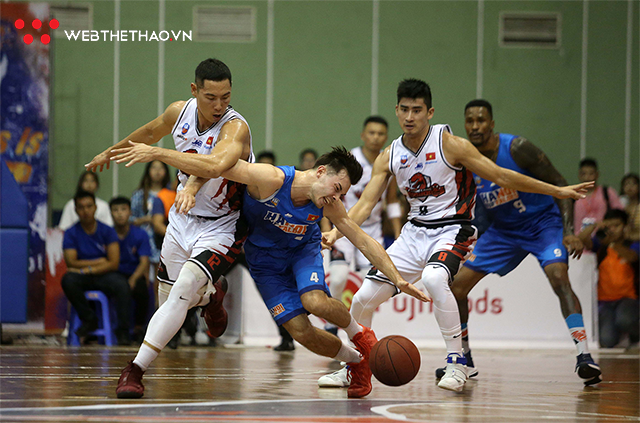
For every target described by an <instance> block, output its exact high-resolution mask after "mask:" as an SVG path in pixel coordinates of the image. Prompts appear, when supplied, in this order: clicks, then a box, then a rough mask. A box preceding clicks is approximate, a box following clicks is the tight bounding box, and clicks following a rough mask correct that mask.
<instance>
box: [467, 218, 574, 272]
mask: <svg viewBox="0 0 640 423" xmlns="http://www.w3.org/2000/svg"><path fill="white" fill-rule="evenodd" d="M562 232H563V228H562V221H560V219H556V218H554V219H544V220H542V221H541V222H539V224H538V225H537V226H536V228H535V229H534V230H527V231H510V230H504V229H497V228H496V227H495V225H491V226H490V227H489V229H487V231H486V232H485V233H484V234H482V236H481V237H480V238H479V239H478V242H477V243H476V247H475V249H474V250H473V254H472V255H471V257H469V259H468V260H467V261H466V262H465V263H464V265H465V266H466V267H468V268H469V269H471V270H474V271H476V272H480V273H497V274H498V275H500V276H504V275H506V274H507V273H509V272H511V271H512V270H513V269H515V268H516V267H517V266H518V265H519V264H520V262H522V260H524V258H525V257H526V256H527V255H528V254H529V253H531V254H533V255H534V256H536V258H537V259H538V261H539V262H540V266H542V268H544V267H546V266H548V265H550V264H552V263H567V260H568V259H567V257H568V255H567V249H566V248H565V247H564V245H563V244H562V240H563V238H564V237H563V235H562Z"/></svg>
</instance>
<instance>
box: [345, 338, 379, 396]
mask: <svg viewBox="0 0 640 423" xmlns="http://www.w3.org/2000/svg"><path fill="white" fill-rule="evenodd" d="M362 329H363V330H362V332H360V333H358V334H357V335H356V336H354V337H353V339H352V340H351V341H353V343H354V345H355V346H356V349H357V350H358V351H359V352H360V354H362V361H360V362H359V363H349V373H350V374H351V384H350V385H349V389H348V390H347V396H348V397H349V398H362V397H364V396H366V395H369V393H370V392H371V376H372V373H371V368H369V355H370V353H371V348H373V346H374V345H375V344H376V342H378V340H377V339H376V335H375V333H373V330H371V329H369V328H366V327H364V326H363V327H362Z"/></svg>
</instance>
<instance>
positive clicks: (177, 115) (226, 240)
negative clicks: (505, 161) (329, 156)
mask: <svg viewBox="0 0 640 423" xmlns="http://www.w3.org/2000/svg"><path fill="white" fill-rule="evenodd" d="M191 94H192V95H193V96H194V97H195V98H192V99H190V100H187V101H177V102H175V103H173V104H171V105H170V106H169V107H168V108H167V109H166V110H165V112H164V113H163V114H162V115H160V116H158V117H157V118H156V119H154V120H153V121H151V122H149V123H147V124H146V125H144V126H142V127H141V128H139V129H137V130H136V131H134V132H133V133H132V134H130V135H129V136H128V137H126V138H125V139H124V140H122V141H120V142H119V143H117V144H116V145H115V146H113V147H110V148H108V149H107V150H105V151H104V152H102V153H101V154H99V155H98V156H96V157H95V158H94V159H93V160H92V161H91V163H89V164H87V165H86V167H87V169H92V170H95V169H96V168H97V167H99V168H100V170H102V167H103V165H105V164H106V165H107V167H108V166H109V160H110V158H111V157H112V156H113V150H114V149H115V148H118V147H121V146H123V145H128V144H127V142H128V141H129V140H131V141H133V142H137V143H143V144H145V145H147V144H154V143H156V142H158V141H159V140H160V139H161V138H162V137H164V136H165V135H168V134H172V136H173V140H174V142H175V147H176V150H178V151H182V152H185V153H195V154H193V155H194V156H195V155H198V156H207V157H208V158H210V159H211V164H210V167H209V170H210V176H209V177H210V178H211V179H209V180H205V179H202V180H197V179H194V178H195V177H190V175H189V174H188V173H187V172H185V171H184V170H181V171H180V172H179V175H178V178H179V179H180V186H179V187H178V194H177V196H176V204H175V205H174V206H173V207H172V208H171V211H170V213H169V227H168V229H167V233H166V236H165V238H164V242H163V244H162V251H161V254H160V266H159V269H158V280H159V281H160V284H159V288H158V300H159V304H160V307H159V308H158V310H157V311H156V312H155V314H154V315H153V317H152V318H151V321H150V322H149V327H148V329H147V333H146V335H145V338H144V342H143V343H142V345H141V346H140V350H139V351H138V355H137V356H136V357H135V359H134V360H133V361H132V362H130V363H129V365H128V366H127V367H125V369H124V370H123V371H122V375H121V376H120V380H119V382H118V387H117V389H116V393H117V395H118V398H140V397H142V395H143V394H144V386H143V384H142V375H143V373H144V372H145V371H146V370H147V368H148V367H149V365H150V364H151V362H152V361H153V360H154V359H155V358H156V357H157V356H158V354H159V353H160V351H161V350H162V349H163V348H164V347H165V346H166V345H167V343H168V342H169V340H171V338H173V336H174V335H175V334H176V333H177V332H178V330H179V329H180V327H181V326H182V324H183V323H184V320H185V317H186V314H187V311H188V310H189V309H190V308H192V307H195V306H205V308H204V310H203V316H204V318H205V322H206V323H207V326H208V328H209V334H210V335H211V336H213V337H216V336H220V335H222V333H223V332H224V330H225V329H226V326H227V313H226V311H225V310H224V308H223V307H222V299H223V297H224V294H225V291H226V289H225V286H221V284H220V283H218V282H216V281H218V278H219V277H220V276H221V275H222V274H223V273H224V272H225V270H226V269H227V268H228V267H229V265H230V264H231V263H233V261H234V260H235V259H236V257H237V255H238V254H239V253H240V248H241V246H242V243H243V242H244V239H245V237H246V228H244V225H243V224H242V221H240V220H239V219H238V218H239V216H240V208H241V206H242V195H243V192H244V186H243V185H241V184H238V183H235V182H231V181H229V180H227V179H225V178H223V177H220V174H221V173H222V172H224V171H226V170H227V169H229V168H231V167H232V166H234V165H235V163H236V162H237V161H238V159H244V160H248V161H253V160H254V157H253V153H252V151H251V132H250V130H249V125H248V124H247V122H246V120H245V119H244V118H243V117H242V115H240V114H239V113H238V112H236V111H235V110H234V109H233V108H232V107H231V106H230V105H229V102H230V100H231V72H230V71H229V68H228V67H227V66H226V65H225V64H224V63H223V62H221V61H220V60H217V59H207V60H205V61H203V62H202V63H200V64H199V65H198V67H197V68H196V77H195V83H192V84H191ZM188 181H189V182H188ZM198 188H199V191H198ZM185 192H186V193H185ZM196 192H197V195H196ZM181 212H182V213H181ZM214 282H215V283H216V286H214Z"/></svg>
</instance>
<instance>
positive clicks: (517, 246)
mask: <svg viewBox="0 0 640 423" xmlns="http://www.w3.org/2000/svg"><path fill="white" fill-rule="evenodd" d="M515 138H517V136H516V135H510V134H500V146H499V149H498V158H497V159H496V164H497V165H498V166H501V167H504V168H507V169H511V170H513V171H515V172H519V173H522V174H524V175H527V176H533V175H531V173H530V172H528V171H526V170H524V169H522V168H521V167H520V166H518V165H517V164H516V162H515V161H514V160H513V157H511V143H512V142H513V140H514V139H515ZM474 179H475V182H476V189H477V193H478V194H477V195H478V197H477V198H478V199H479V200H481V201H482V204H483V205H484V207H485V208H486V209H487V211H488V213H489V215H490V217H491V219H492V223H491V226H489V229H487V231H486V232H485V233H484V234H482V236H481V237H480V238H479V239H478V242H477V244H476V247H475V249H474V250H473V254H472V255H471V257H469V259H468V260H467V262H466V263H465V264H464V265H465V266H466V267H468V268H470V269H472V270H475V271H477V272H483V273H497V274H499V275H500V276H504V275H506V274H507V273H509V272H511V271H512V270H513V269H515V268H516V266H518V264H520V262H522V260H524V258H525V257H526V256H527V255H528V254H529V253H531V254H533V255H534V256H536V258H537V259H538V261H539V262H540V265H541V266H542V267H545V266H547V265H549V264H551V263H557V262H563V263H566V262H567V250H566V248H565V247H564V245H563V244H562V240H563V226H562V217H561V215H560V210H559V209H558V206H557V205H556V203H555V201H554V199H553V197H551V196H548V195H542V194H532V193H528V192H520V191H516V190H514V189H509V188H502V187H500V186H498V185H496V184H495V183H493V182H491V181H488V180H486V179H483V178H481V177H479V176H478V175H474Z"/></svg>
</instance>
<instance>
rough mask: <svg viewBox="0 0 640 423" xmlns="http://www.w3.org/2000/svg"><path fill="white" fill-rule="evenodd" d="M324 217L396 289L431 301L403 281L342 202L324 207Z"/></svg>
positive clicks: (384, 253) (421, 299)
mask: <svg viewBox="0 0 640 423" xmlns="http://www.w3.org/2000/svg"><path fill="white" fill-rule="evenodd" d="M324 215H325V216H326V217H327V218H328V219H329V220H331V222H332V223H333V224H334V225H335V226H336V228H338V230H340V231H341V232H342V233H343V234H344V235H345V236H346V237H347V238H348V239H349V241H351V242H352V243H353V245H355V246H356V247H357V248H358V249H359V250H360V251H362V254H364V256H365V257H366V258H367V259H368V260H369V261H370V262H371V264H373V265H374V266H375V267H376V268H378V269H380V271H381V272H382V273H384V274H385V275H386V276H387V277H388V278H389V279H390V280H391V282H393V283H394V285H395V286H397V287H398V289H399V290H400V291H402V292H404V293H406V294H409V295H411V296H412V297H414V298H417V299H418V300H420V301H431V298H429V297H428V296H427V295H426V294H425V293H423V292H422V291H420V290H419V289H418V288H416V287H415V286H413V285H412V284H410V283H409V282H407V281H405V280H404V279H403V278H402V276H400V273H399V272H398V269H397V268H396V266H395V265H394V264H393V262H392V261H391V259H390V258H389V255H388V254H387V252H386V251H385V250H384V248H383V247H382V245H380V243H378V242H377V241H376V240H375V239H373V238H371V237H370V236H369V235H367V233H366V232H364V231H363V230H362V229H361V228H360V226H358V225H357V224H356V222H354V221H353V220H352V219H351V218H350V217H349V216H348V215H347V211H346V210H345V208H344V204H342V201H334V202H333V203H331V204H329V205H327V206H325V207H324Z"/></svg>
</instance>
